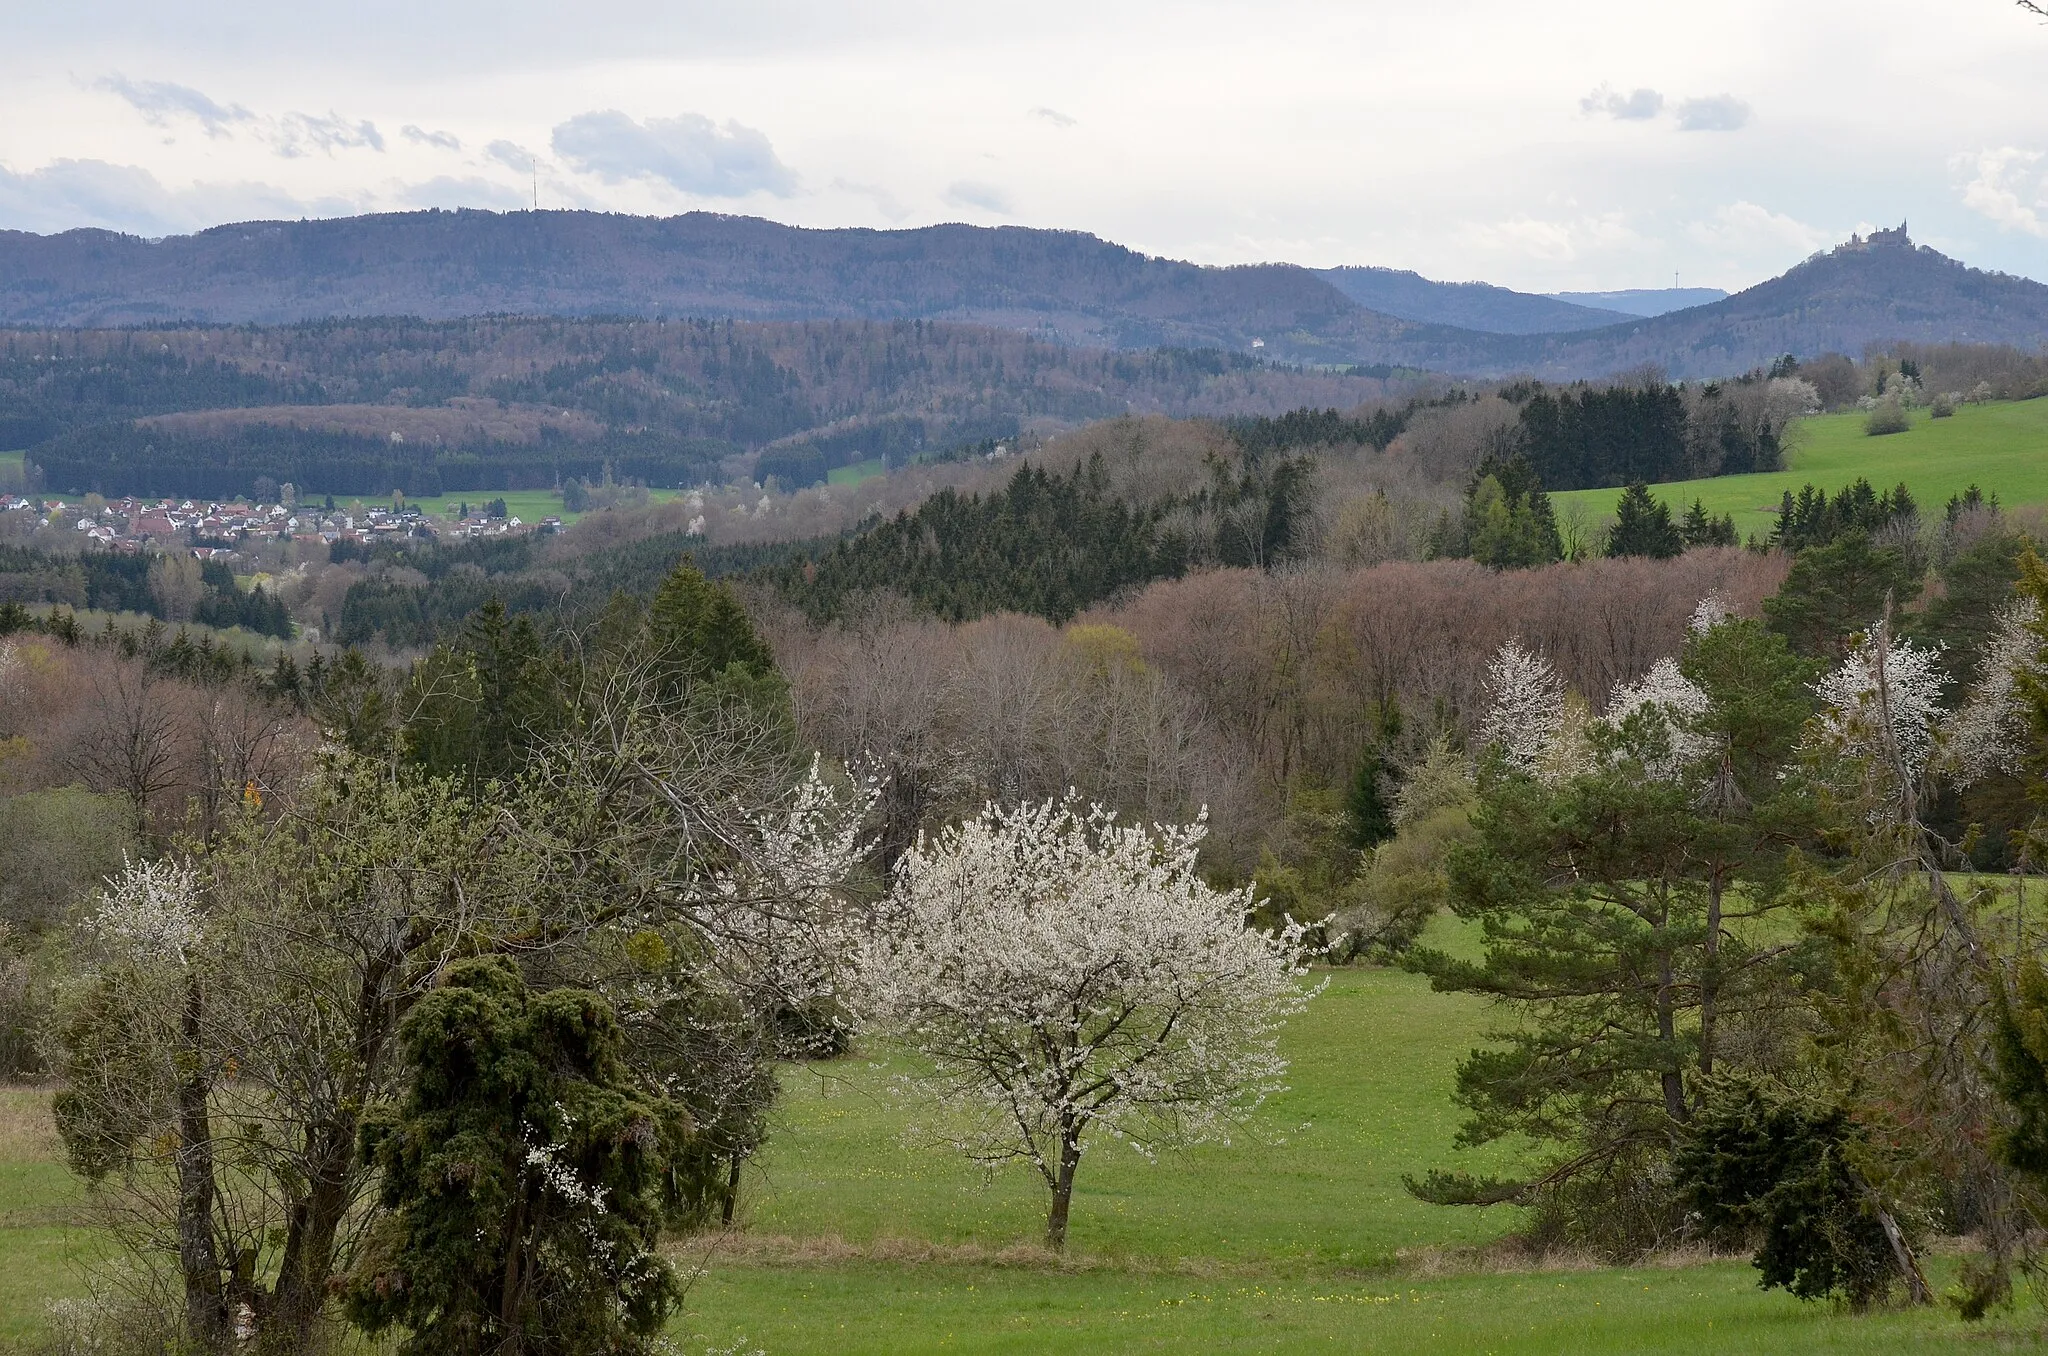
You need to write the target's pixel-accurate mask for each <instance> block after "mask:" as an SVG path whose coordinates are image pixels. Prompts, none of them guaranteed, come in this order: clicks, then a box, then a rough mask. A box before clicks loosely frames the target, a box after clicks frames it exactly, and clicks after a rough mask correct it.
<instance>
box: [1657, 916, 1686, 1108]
mask: <svg viewBox="0 0 2048 1356" xmlns="http://www.w3.org/2000/svg"><path fill="white" fill-rule="evenodd" d="M1674 982H1675V981H1674V980H1673V978H1672V972H1671V953H1670V952H1669V951H1665V952H1660V953H1659V954H1658V956H1657V1037H1658V1039H1659V1040H1661V1041H1662V1042H1663V1043H1664V1048H1665V1049H1666V1050H1667V1051H1672V1052H1674V1053H1673V1054H1672V1056H1671V1059H1672V1066H1671V1067H1670V1068H1668V1069H1666V1070H1665V1071H1664V1112H1665V1114H1666V1115H1668V1116H1670V1117H1671V1119H1672V1120H1674V1121H1677V1122H1679V1123H1680V1124H1684V1123H1685V1122H1686V1121H1688V1120H1690V1119H1691V1112H1690V1111H1689V1110H1688V1109H1687V1107H1686V1105H1685V1076H1684V1074H1683V1073H1681V1072H1680V1070H1679V1069H1678V1066H1677V1055H1676V1053H1675V1052H1676V1050H1677V1047H1678V1017H1677V1014H1676V1013H1675V1012H1674V1011H1673V1009H1672V1002H1671V989H1672V985H1673V983H1674Z"/></svg>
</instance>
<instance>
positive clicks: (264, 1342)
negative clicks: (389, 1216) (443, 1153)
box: [256, 937, 407, 1356]
mask: <svg viewBox="0 0 2048 1356" xmlns="http://www.w3.org/2000/svg"><path fill="white" fill-rule="evenodd" d="M406 950H407V948H406V945H405V938H402V937H401V938H398V939H395V940H394V941H393V942H392V943H391V944H390V945H389V946H387V947H386V948H385V949H384V951H383V952H382V953H381V954H379V955H378V956H376V957H375V958H374V959H373V960H372V961H371V963H370V965H369V966H368V968H367V969H366V970H365V972H364V974H363V976H362V978H361V980H359V981H358V983H357V986H356V996H355V1005H356V1012H355V1026H356V1029H355V1042H354V1044H355V1057H356V1058H355V1073H356V1078H357V1080H358V1082H357V1083H356V1084H355V1085H354V1086H352V1087H350V1088H349V1089H348V1090H347V1092H346V1093H345V1095H344V1096H343V1097H342V1098H341V1099H340V1101H339V1103H338V1105H337V1106H335V1107H334V1108H333V1110H332V1111H331V1112H330V1114H329V1115H328V1117H327V1118H326V1119H325V1120H323V1121H321V1122H319V1123H318V1124H315V1125H311V1126H308V1127H307V1130H306V1140H305V1158H304V1168H305V1173H306V1179H307V1180H306V1190H305V1195H304V1196H303V1197H301V1198H300V1199H299V1200H297V1201H294V1202H293V1203H292V1205H291V1209H290V1213H289V1215H288V1218H287V1222H286V1227H285V1245H284V1256H283V1259H282V1260H281V1261H280V1263H279V1265H278V1270H277V1281H276V1284H275V1286H274V1287H273V1288H272V1290H271V1294H270V1299H269V1303H268V1304H264V1303H261V1302H260V1301H259V1303H258V1304H257V1305H256V1308H257V1311H258V1314H259V1321H260V1323H261V1327H260V1329H259V1331H260V1341H259V1348H258V1349H259V1350H261V1351H263V1352H264V1353H266V1356H267V1354H268V1353H278V1354H279V1356H296V1353H299V1352H304V1351H310V1350H312V1348H313V1342H314V1332H313V1329H314V1325H315V1324H317V1323H318V1322H319V1321H320V1315H321V1313H322V1312H323V1311H324V1310H325V1308H326V1305H327V1298H328V1295H327V1291H328V1282H329V1281H330V1280H331V1279H332V1278H333V1276H334V1260H335V1259H334V1249H335V1241H336V1239H338V1238H339V1237H340V1235H341V1228H342V1224H343V1222H344V1221H345V1219H346V1218H347V1215H348V1208H349V1197H350V1178H351V1176H352V1175H353V1174H354V1173H355V1172H356V1170H357V1167H358V1164H357V1162H356V1128H357V1122H358V1120H359V1117H358V1115H357V1110H358V1108H359V1107H360V1106H361V1104H362V1103H363V1102H364V1101H365V1100H366V1099H367V1098H368V1097H369V1096H370V1095H371V1089H373V1088H374V1087H375V1083H376V1071H377V1070H378V1068H379V1067H380V1066H381V1064H382V1062H383V1057H384V1052H385V1048H386V1046H387V1045H388V1044H389V1042H390V1038H391V1033H392V1030H393V1028H394V1027H395V1026H396V1022H397V1012H396V1010H395V1007H394V1005H393V1003H392V1001H391V995H390V994H389V993H388V992H387V990H388V987H389V985H390V982H391V979H392V977H393V976H394V975H396V974H398V973H399V966H400V962H401V961H402V959H403V957H404V955H405V953H406Z"/></svg>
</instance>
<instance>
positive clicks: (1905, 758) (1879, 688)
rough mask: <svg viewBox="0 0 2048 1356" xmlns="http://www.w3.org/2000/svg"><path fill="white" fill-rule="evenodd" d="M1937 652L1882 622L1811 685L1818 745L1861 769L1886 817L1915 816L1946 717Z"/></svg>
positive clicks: (1868, 790)
mask: <svg viewBox="0 0 2048 1356" xmlns="http://www.w3.org/2000/svg"><path fill="white" fill-rule="evenodd" d="M1940 657H1941V655H1940V651H1939V650H1929V649H1922V648H1920V647H1919V646H1916V645H1914V644H1913V642H1912V641H1910V640H1900V639H1897V638H1895V637H1894V636H1893V635H1892V633H1891V627H1890V625H1889V623H1884V622H1880V623H1879V624H1878V625H1877V626H1876V627H1874V628H1873V629H1872V630H1871V632H1870V635H1869V636H1868V637H1867V638H1866V639H1865V640H1864V641H1863V642H1862V643H1861V644H1859V645H1858V646H1857V647H1856V648H1855V649H1853V650H1851V651H1850V652H1849V656H1848V658H1846V659H1844V660H1843V661H1842V663H1841V665H1840V666H1839V667H1838V668H1836V669H1835V671H1834V672H1833V673H1830V674H1829V675H1828V676H1827V677H1825V678H1823V679H1821V680H1820V682H1819V683H1818V684H1817V685H1816V686H1815V688H1814V694H1815V695H1816V696H1817V697H1819V698H1820V701H1821V716H1820V725H1819V728H1818V731H1817V736H1818V739H1819V742H1820V746H1821V747H1822V748H1823V749H1824V750H1826V751H1828V752H1831V753H1833V754H1836V755H1838V756H1839V757H1841V758H1842V759H1843V760H1844V762H1845V765H1846V766H1848V767H1850V768H1859V769H1862V770H1863V775H1864V778H1865V780H1866V781H1867V782H1868V783H1869V785H1868V786H1867V787H1866V794H1868V795H1870V796H1871V797H1873V799H1874V800H1875V801H1876V802H1878V803H1880V804H1882V805H1883V806H1884V807H1885V809H1884V813H1885V814H1886V815H1891V816H1904V817H1906V818H1911V817H1912V813H1913V807H1914V805H1915V803H1916V796H1917V792H1918V788H1919V780H1920V773H1921V771H1922V769H1924V768H1925V767H1926V766H1927V760H1928V757H1929V755H1930V754H1931V753H1932V752H1933V751H1934V740H1935V733H1936V730H1937V728H1938V725H1937V723H1938V721H1939V720H1940V718H1941V688H1942V683H1943V681H1944V678H1943V674H1942V672H1941V669H1940V667H1939V664H1938V661H1939V659H1940Z"/></svg>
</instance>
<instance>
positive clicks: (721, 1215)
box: [718, 1153, 747, 1229]
mask: <svg viewBox="0 0 2048 1356" xmlns="http://www.w3.org/2000/svg"><path fill="white" fill-rule="evenodd" d="M746 1161H747V1160H746V1156H745V1155H744V1154H739V1153H735V1154H734V1155H733V1156H732V1167H731V1169H730V1170H728V1171H727V1173H726V1174H725V1200H724V1202H723V1203H721V1204H720V1206H719V1209H718V1223H719V1224H720V1226H722V1227H723V1228H727V1229H730V1228H732V1212H733V1207H734V1206H736V1205H737V1204H738V1203H739V1199H740V1167H741V1165H742V1164H744V1163H745V1162H746Z"/></svg>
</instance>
